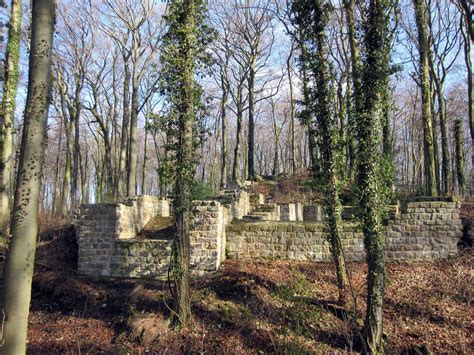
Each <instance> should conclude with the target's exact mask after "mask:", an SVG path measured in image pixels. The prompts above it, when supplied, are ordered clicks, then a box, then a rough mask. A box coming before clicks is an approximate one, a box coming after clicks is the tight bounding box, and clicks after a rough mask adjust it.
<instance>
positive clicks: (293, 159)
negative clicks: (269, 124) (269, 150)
mask: <svg viewBox="0 0 474 355" xmlns="http://www.w3.org/2000/svg"><path fill="white" fill-rule="evenodd" d="M293 48H294V47H293V42H292V43H291V50H290V54H289V55H288V59H287V61H286V70H287V72H288V85H289V89H290V147H291V150H290V166H291V172H292V173H294V172H295V171H296V143H295V101H294V94H293V80H292V77H291V59H292V58H293Z"/></svg>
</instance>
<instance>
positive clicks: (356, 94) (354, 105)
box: [344, 0, 362, 181]
mask: <svg viewBox="0 0 474 355" xmlns="http://www.w3.org/2000/svg"><path fill="white" fill-rule="evenodd" d="M344 9H345V13H346V22H347V32H348V37H349V46H350V50H351V73H352V86H353V89H352V94H353V98H352V100H351V105H350V109H349V116H348V117H349V122H348V132H347V144H348V153H349V156H348V159H349V173H348V175H349V177H350V180H351V181H353V178H354V176H355V166H356V163H355V160H356V157H355V150H356V148H355V145H354V139H353V137H354V133H355V132H354V130H355V125H356V121H357V117H356V116H357V114H358V112H360V107H361V100H362V81H361V80H362V78H361V77H362V74H361V65H360V59H359V57H360V50H359V43H358V42H357V38H356V22H355V9H354V0H344Z"/></svg>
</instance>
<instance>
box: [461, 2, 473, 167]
mask: <svg viewBox="0 0 474 355" xmlns="http://www.w3.org/2000/svg"><path fill="white" fill-rule="evenodd" d="M460 2H461V4H462V6H463V9H464V12H463V17H462V21H461V33H462V37H463V40H464V60H465V62H466V69H467V91H468V102H469V118H468V119H469V129H470V131H471V142H472V144H473V145H474V88H473V85H472V82H473V76H474V72H473V70H472V61H471V41H472V40H473V37H472V36H473V35H472V32H471V30H472V29H474V26H473V25H472V15H471V11H470V9H469V6H468V5H467V0H460ZM471 152H472V156H471V162H472V163H471V164H472V166H474V150H471Z"/></svg>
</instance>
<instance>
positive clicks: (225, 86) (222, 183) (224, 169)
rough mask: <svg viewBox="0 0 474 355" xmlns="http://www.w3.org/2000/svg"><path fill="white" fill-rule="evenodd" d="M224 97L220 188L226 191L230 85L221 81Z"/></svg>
mask: <svg viewBox="0 0 474 355" xmlns="http://www.w3.org/2000/svg"><path fill="white" fill-rule="evenodd" d="M221 87H222V97H221V130H222V132H221V133H222V137H221V154H222V155H221V181H220V184H219V186H220V188H221V189H225V187H226V186H227V144H228V140H227V101H228V99H229V90H228V84H227V83H226V82H225V80H224V79H222V80H221Z"/></svg>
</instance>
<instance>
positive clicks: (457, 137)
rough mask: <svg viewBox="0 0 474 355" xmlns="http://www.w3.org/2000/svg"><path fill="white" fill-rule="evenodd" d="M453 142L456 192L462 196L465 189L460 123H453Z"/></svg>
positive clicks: (459, 121)
mask: <svg viewBox="0 0 474 355" xmlns="http://www.w3.org/2000/svg"><path fill="white" fill-rule="evenodd" d="M454 142H455V148H456V175H457V179H458V191H459V194H460V195H463V194H464V189H465V187H466V178H465V176H464V142H463V134H462V121H461V120H455V121H454Z"/></svg>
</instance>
